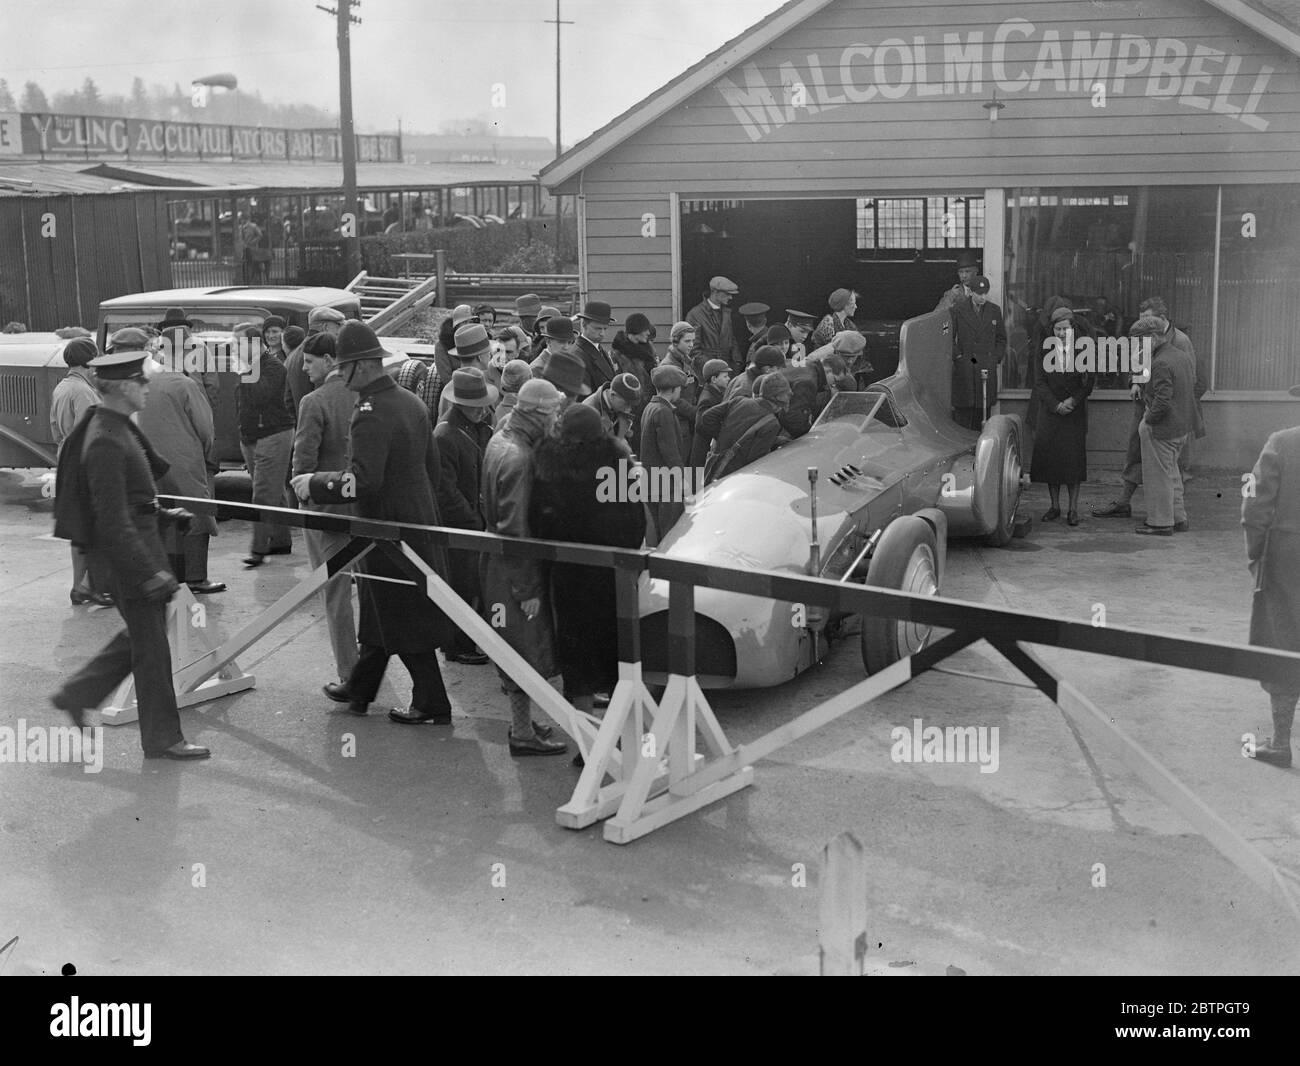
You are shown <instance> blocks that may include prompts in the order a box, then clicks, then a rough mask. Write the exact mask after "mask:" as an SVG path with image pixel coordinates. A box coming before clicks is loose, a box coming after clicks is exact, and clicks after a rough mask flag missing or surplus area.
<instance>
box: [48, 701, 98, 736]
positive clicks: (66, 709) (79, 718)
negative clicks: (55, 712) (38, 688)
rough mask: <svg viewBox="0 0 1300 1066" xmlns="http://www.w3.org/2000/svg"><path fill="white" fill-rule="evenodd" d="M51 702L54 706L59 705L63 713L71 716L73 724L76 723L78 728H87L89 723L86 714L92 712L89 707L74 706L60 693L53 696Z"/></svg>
mask: <svg viewBox="0 0 1300 1066" xmlns="http://www.w3.org/2000/svg"><path fill="white" fill-rule="evenodd" d="M50 702H51V703H52V704H54V706H55V707H57V708H58V709H59V710H61V711H63V713H64V714H66V715H67V716H68V717H69V718H71V719H72V724H73V725H75V726H76V727H77V728H78V729H85V728H86V724H87V723H86V715H87V714H89V713H90V709H89V708H87V707H74V706H72V704H70V703H67V702H66V701H65V700H64V699H63V698H62V697H61V696H58V695H54V696H51V697H50Z"/></svg>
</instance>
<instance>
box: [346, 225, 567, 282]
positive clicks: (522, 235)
mask: <svg viewBox="0 0 1300 1066" xmlns="http://www.w3.org/2000/svg"><path fill="white" fill-rule="evenodd" d="M562 225H563V232H562V250H563V252H564V255H563V262H565V263H568V264H572V263H574V262H576V260H577V258H578V254H577V225H576V223H575V221H574V219H573V218H572V216H570V217H567V218H565V219H564V220H563V223H562ZM537 244H540V245H549V246H550V247H551V248H552V249H554V247H555V229H554V219H546V220H541V219H532V218H528V219H512V220H510V221H509V222H506V223H505V224H504V225H489V226H487V228H485V229H475V228H474V227H472V226H468V225H461V226H453V227H450V228H446V229H433V230H416V231H414V232H410V233H394V234H378V235H375V236H373V237H362V238H361V264H362V267H363V268H364V269H365V271H366V272H367V273H368V274H372V275H374V276H375V277H381V278H392V277H397V276H399V275H400V274H401V273H402V269H401V267H400V265H398V264H397V263H394V262H393V260H392V259H390V258H389V256H391V255H392V254H393V253H395V252H435V251H437V250H438V249H440V248H441V249H444V250H445V251H446V253H447V269H449V270H459V271H461V272H463V273H493V272H507V271H509V270H510V266H509V264H510V263H512V262H519V261H521V260H524V261H531V262H538V261H539V257H538V255H537V252H538V249H537V248H536V247H535V245H537ZM530 246H533V247H530ZM543 258H544V257H543ZM539 272H545V273H550V272H554V273H562V272H563V271H562V270H561V269H559V268H557V267H554V266H552V267H551V268H550V270H547V271H539Z"/></svg>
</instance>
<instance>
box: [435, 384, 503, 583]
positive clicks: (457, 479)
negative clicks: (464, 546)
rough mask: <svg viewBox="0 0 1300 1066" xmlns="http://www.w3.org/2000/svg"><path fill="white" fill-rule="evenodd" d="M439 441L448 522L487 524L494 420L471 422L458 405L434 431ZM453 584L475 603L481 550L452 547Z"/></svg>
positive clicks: (442, 506) (441, 496)
mask: <svg viewBox="0 0 1300 1066" xmlns="http://www.w3.org/2000/svg"><path fill="white" fill-rule="evenodd" d="M433 436H434V439H435V440H437V442H438V459H439V461H440V462H441V464H442V480H441V481H440V482H439V483H438V509H439V510H440V511H441V512H442V519H443V523H444V524H445V525H448V526H451V527H452V528H453V529H472V530H474V531H475V532H479V531H481V530H482V529H483V527H484V522H483V499H482V496H481V490H482V483H483V453H484V452H485V451H486V450H487V446H488V441H490V440H491V439H492V423H491V422H490V421H488V422H471V421H470V420H469V419H467V418H466V417H465V416H464V415H463V414H461V413H460V411H459V410H457V409H456V408H455V407H453V408H452V409H451V410H450V411H448V412H447V417H446V418H444V419H443V420H442V421H441V422H439V423H438V424H437V425H436V426H435V427H434V430H433ZM447 566H448V568H449V572H450V575H451V577H450V581H451V587H452V588H454V589H455V590H456V592H457V593H458V594H459V595H460V597H461V598H462V599H464V600H467V601H469V602H471V603H472V602H473V601H474V600H475V599H476V598H477V597H478V594H479V554H478V552H471V551H459V550H457V549H451V550H450V551H448V552H447Z"/></svg>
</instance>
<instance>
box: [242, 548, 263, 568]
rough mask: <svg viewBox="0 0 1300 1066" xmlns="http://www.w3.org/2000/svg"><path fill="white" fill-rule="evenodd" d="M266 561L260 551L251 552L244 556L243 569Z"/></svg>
mask: <svg viewBox="0 0 1300 1066" xmlns="http://www.w3.org/2000/svg"><path fill="white" fill-rule="evenodd" d="M264 562H266V556H265V555H263V554H262V553H261V552H251V553H249V554H248V555H247V556H245V557H244V569H245V570H252V569H253V568H254V567H256V566H261V565H262V564H263V563H264Z"/></svg>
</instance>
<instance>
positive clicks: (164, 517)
mask: <svg viewBox="0 0 1300 1066" xmlns="http://www.w3.org/2000/svg"><path fill="white" fill-rule="evenodd" d="M158 521H160V522H162V523H163V524H164V525H172V526H175V527H176V532H177V533H179V534H180V535H181V536H185V534H186V533H188V532H189V531H190V527H191V526H192V525H193V524H194V512H193V511H187V510H185V508H184V507H160V508H158Z"/></svg>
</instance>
